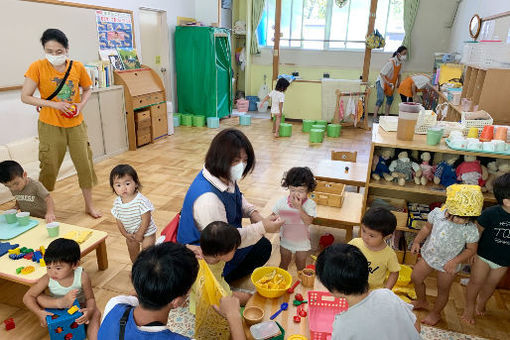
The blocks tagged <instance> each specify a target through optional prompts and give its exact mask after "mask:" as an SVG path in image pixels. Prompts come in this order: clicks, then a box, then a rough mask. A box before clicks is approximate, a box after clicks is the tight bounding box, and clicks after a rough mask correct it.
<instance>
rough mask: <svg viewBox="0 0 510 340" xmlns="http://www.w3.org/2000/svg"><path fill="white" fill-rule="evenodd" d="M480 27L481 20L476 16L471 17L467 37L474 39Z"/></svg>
mask: <svg viewBox="0 0 510 340" xmlns="http://www.w3.org/2000/svg"><path fill="white" fill-rule="evenodd" d="M481 26H482V19H481V18H480V16H479V15H478V14H475V15H473V17H472V18H471V21H470V22H469V35H470V36H471V38H473V39H476V38H478V35H479V34H480V28H481Z"/></svg>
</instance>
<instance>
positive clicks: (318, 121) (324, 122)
mask: <svg viewBox="0 0 510 340" xmlns="http://www.w3.org/2000/svg"><path fill="white" fill-rule="evenodd" d="M315 125H323V126H324V129H325V128H326V125H328V122H327V121H326V120H316V121H315Z"/></svg>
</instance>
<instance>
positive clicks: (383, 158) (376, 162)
mask: <svg viewBox="0 0 510 340" xmlns="http://www.w3.org/2000/svg"><path fill="white" fill-rule="evenodd" d="M380 153H381V154H380V155H375V156H374V158H373V160H372V178H373V179H374V180H376V181H378V180H380V179H381V177H383V178H384V179H385V180H386V181H388V182H389V181H391V180H393V177H392V176H391V174H390V169H389V167H388V164H389V162H390V159H391V158H393V156H394V154H395V149H391V148H383V149H381V152H380Z"/></svg>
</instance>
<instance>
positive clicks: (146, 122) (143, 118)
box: [135, 110, 152, 131]
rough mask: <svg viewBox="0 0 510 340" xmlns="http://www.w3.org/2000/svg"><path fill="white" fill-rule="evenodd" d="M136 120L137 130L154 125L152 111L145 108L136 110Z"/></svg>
mask: <svg viewBox="0 0 510 340" xmlns="http://www.w3.org/2000/svg"><path fill="white" fill-rule="evenodd" d="M135 122H136V130H137V131H138V130H142V129H147V128H150V127H151V125H152V122H151V111H150V110H143V111H137V112H135Z"/></svg>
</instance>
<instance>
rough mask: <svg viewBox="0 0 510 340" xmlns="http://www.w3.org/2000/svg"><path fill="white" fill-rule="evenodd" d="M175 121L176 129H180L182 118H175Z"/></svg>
mask: <svg viewBox="0 0 510 340" xmlns="http://www.w3.org/2000/svg"><path fill="white" fill-rule="evenodd" d="M173 120H174V127H178V126H180V125H181V118H180V117H176V116H174V117H173Z"/></svg>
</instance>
